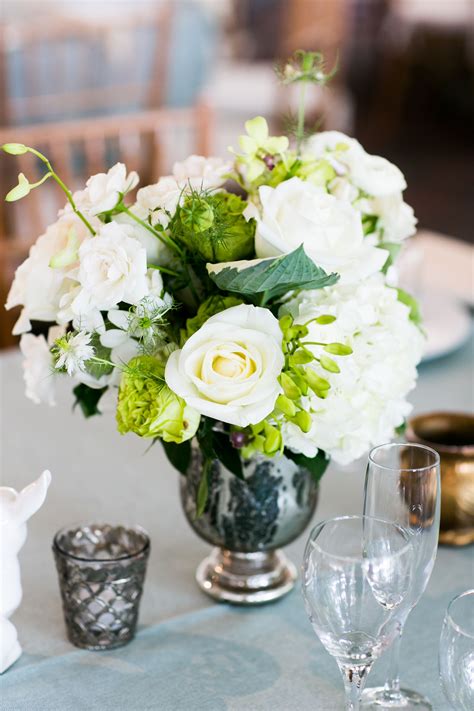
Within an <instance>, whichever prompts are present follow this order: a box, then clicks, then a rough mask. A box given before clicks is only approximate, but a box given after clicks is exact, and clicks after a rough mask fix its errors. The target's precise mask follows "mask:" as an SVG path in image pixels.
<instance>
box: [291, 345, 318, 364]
mask: <svg viewBox="0 0 474 711" xmlns="http://www.w3.org/2000/svg"><path fill="white" fill-rule="evenodd" d="M289 360H290V365H307V364H308V363H311V361H313V360H314V356H313V355H312V354H311V353H309V352H308V351H304V350H303V349H302V348H299V349H298V350H297V351H295V352H294V353H293V355H291V356H290V359H289Z"/></svg>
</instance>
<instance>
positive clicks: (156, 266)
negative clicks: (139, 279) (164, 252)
mask: <svg viewBox="0 0 474 711" xmlns="http://www.w3.org/2000/svg"><path fill="white" fill-rule="evenodd" d="M148 269H156V270H157V271H159V272H163V274H169V275H170V276H174V277H179V276H180V275H179V274H178V272H175V271H173V270H172V269H168V267H162V266H161V265H159V264H148Z"/></svg>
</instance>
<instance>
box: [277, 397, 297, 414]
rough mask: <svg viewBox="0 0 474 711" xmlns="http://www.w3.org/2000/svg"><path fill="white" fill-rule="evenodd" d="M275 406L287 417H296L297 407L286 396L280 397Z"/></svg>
mask: <svg viewBox="0 0 474 711" xmlns="http://www.w3.org/2000/svg"><path fill="white" fill-rule="evenodd" d="M275 404H276V406H277V408H278V409H279V410H281V412H283V414H284V415H287V417H294V416H295V415H296V405H295V403H294V402H293V400H290V398H289V397H286V395H278V397H277V399H276V403H275Z"/></svg>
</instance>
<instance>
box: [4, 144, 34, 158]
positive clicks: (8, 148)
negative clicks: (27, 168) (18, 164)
mask: <svg viewBox="0 0 474 711" xmlns="http://www.w3.org/2000/svg"><path fill="white" fill-rule="evenodd" d="M2 151H5V153H9V154H10V155H11V156H22V155H23V154H24V153H28V148H27V147H26V146H24V145H23V143H4V144H3V146H2Z"/></svg>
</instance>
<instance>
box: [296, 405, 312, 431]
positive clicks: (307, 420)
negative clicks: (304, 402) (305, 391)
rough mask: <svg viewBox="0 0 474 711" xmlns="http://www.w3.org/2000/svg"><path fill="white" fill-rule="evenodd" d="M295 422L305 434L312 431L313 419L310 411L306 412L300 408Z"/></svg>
mask: <svg viewBox="0 0 474 711" xmlns="http://www.w3.org/2000/svg"><path fill="white" fill-rule="evenodd" d="M293 422H295V424H297V425H298V427H299V428H300V430H302V431H303V432H304V433H305V434H306V433H307V432H309V431H310V429H311V425H312V420H311V415H310V414H309V412H305V411H304V410H300V411H299V412H298V413H297V415H296V417H295V418H294V420H293Z"/></svg>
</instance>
